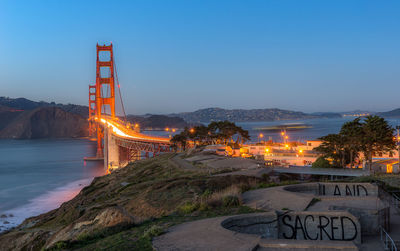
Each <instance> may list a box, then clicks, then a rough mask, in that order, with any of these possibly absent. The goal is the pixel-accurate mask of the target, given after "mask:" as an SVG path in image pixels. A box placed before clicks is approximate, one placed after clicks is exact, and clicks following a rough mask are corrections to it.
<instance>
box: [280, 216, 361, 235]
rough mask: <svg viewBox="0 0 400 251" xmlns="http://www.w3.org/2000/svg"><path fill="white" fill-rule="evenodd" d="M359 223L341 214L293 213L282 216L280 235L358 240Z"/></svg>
mask: <svg viewBox="0 0 400 251" xmlns="http://www.w3.org/2000/svg"><path fill="white" fill-rule="evenodd" d="M359 228H360V227H359V223H358V222H357V221H356V220H355V219H352V217H351V216H348V215H347V214H345V215H343V214H342V215H340V214H326V215H324V214H317V213H315V214H313V213H308V214H305V213H291V214H285V215H283V216H282V217H281V219H280V223H279V229H280V230H279V235H280V238H283V239H295V240H338V241H354V240H356V241H358V240H359V239H360V235H361V233H360V229H359Z"/></svg>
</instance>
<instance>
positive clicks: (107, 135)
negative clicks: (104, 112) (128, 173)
mask: <svg viewBox="0 0 400 251" xmlns="http://www.w3.org/2000/svg"><path fill="white" fill-rule="evenodd" d="M119 163H120V159H119V147H118V145H117V144H116V142H115V140H114V139H113V137H112V133H111V132H110V131H109V128H107V127H105V129H104V168H105V169H106V170H110V171H111V170H113V169H116V168H118V167H119Z"/></svg>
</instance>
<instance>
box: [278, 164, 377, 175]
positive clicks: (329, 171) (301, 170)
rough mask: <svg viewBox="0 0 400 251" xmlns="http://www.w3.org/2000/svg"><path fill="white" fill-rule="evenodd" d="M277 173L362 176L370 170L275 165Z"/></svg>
mask: <svg viewBox="0 0 400 251" xmlns="http://www.w3.org/2000/svg"><path fill="white" fill-rule="evenodd" d="M272 170H274V171H275V172H277V173H290V174H312V175H327V176H348V177H360V176H365V175H369V174H370V172H369V170H364V169H354V168H353V169H350V168H347V169H343V168H313V167H305V166H301V167H298V166H296V167H293V166H292V167H274V168H272Z"/></svg>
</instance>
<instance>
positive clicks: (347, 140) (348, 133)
mask: <svg viewBox="0 0 400 251" xmlns="http://www.w3.org/2000/svg"><path fill="white" fill-rule="evenodd" d="M360 121H361V119H360V118H356V119H354V120H353V121H349V122H346V123H344V124H343V126H342V129H341V130H340V133H339V134H340V135H342V137H343V142H344V148H345V149H346V151H348V152H349V155H350V166H351V167H353V165H354V159H355V158H357V157H358V155H359V154H358V153H359V152H360V151H361V146H362V142H361V141H362V138H363V137H364V135H363V124H361V122H360Z"/></svg>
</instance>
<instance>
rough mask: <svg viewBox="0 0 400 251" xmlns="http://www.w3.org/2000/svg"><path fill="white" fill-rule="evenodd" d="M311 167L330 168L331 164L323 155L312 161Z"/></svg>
mask: <svg viewBox="0 0 400 251" xmlns="http://www.w3.org/2000/svg"><path fill="white" fill-rule="evenodd" d="M311 167H313V168H330V167H332V166H331V164H329V161H328V160H326V159H325V158H324V157H323V156H320V157H318V159H317V160H316V161H315V162H314V163H312V166H311Z"/></svg>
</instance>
